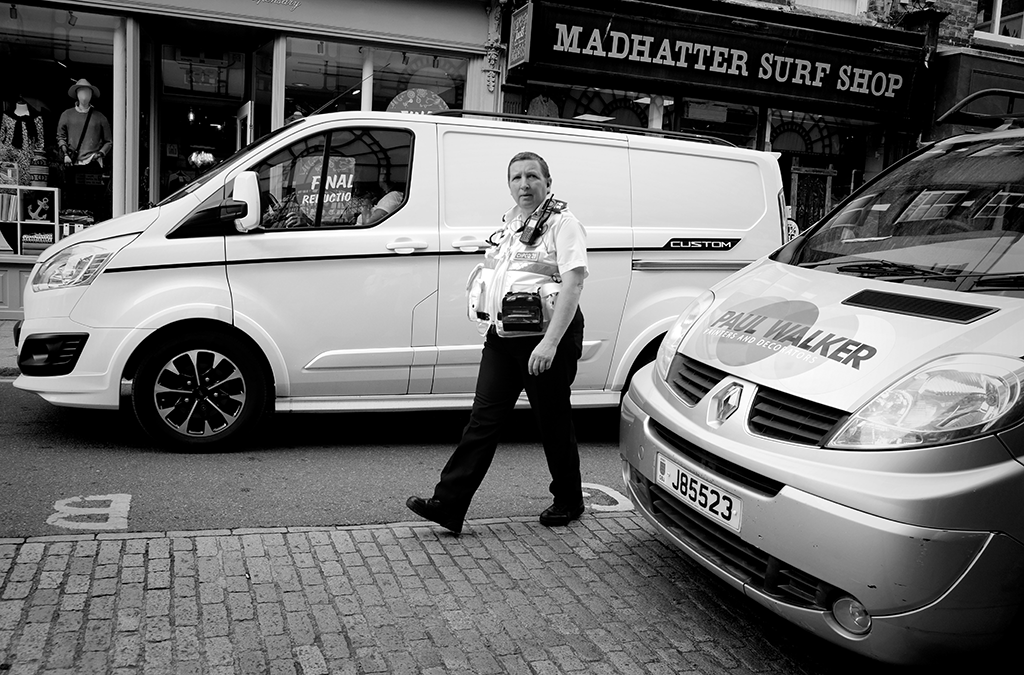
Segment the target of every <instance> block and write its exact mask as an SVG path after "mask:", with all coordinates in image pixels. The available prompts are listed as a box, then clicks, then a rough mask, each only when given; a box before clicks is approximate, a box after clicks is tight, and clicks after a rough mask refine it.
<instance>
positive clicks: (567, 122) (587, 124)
mask: <svg viewBox="0 0 1024 675" xmlns="http://www.w3.org/2000/svg"><path fill="white" fill-rule="evenodd" d="M430 114H431V115H439V116H441V117H493V118H496V119H500V120H509V121H511V122H535V123H540V124H550V125H555V126H560V127H572V128H577V129H597V130H599V131H616V132H619V133H626V134H639V135H643V136H661V137H664V138H676V139H679V140H683V141H694V142H697V143H710V144H712V145H727V146H729V147H732V148H735V147H736V144H735V143H730V142H729V141H727V140H724V139H721V138H717V137H715V136H705V135H703V134H691V133H687V132H685V131H665V130H663V129H645V128H643V127H630V126H625V125H622V124H609V123H607V122H591V121H589V120H577V119H564V118H561V117H540V116H539V115H521V114H518V113H504V112H487V111H486V110H460V109H455V110H439V111H436V112H432V113H430Z"/></svg>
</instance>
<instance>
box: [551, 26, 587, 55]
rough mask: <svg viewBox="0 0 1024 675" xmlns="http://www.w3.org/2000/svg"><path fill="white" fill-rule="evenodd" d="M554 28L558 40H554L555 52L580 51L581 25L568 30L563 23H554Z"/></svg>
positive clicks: (576, 52) (572, 52) (575, 52)
mask: <svg viewBox="0 0 1024 675" xmlns="http://www.w3.org/2000/svg"><path fill="white" fill-rule="evenodd" d="M555 30H557V31H558V40H557V41H556V42H555V51H556V52H569V53H570V54H579V53H580V48H579V41H580V32H581V31H582V30H583V26H573V27H572V30H571V31H570V30H569V28H568V26H566V25H565V24H564V23H556V24H555Z"/></svg>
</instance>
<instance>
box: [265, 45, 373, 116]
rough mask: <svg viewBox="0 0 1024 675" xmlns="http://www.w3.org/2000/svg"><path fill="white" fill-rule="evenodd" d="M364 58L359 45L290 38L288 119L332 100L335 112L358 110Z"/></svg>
mask: <svg viewBox="0 0 1024 675" xmlns="http://www.w3.org/2000/svg"><path fill="white" fill-rule="evenodd" d="M363 60H364V59H363V53H362V50H361V49H360V48H359V46H358V45H352V44H345V43H341V42H327V41H325V40H308V39H303V38H288V45H287V59H286V61H285V64H286V65H285V68H286V70H285V83H284V97H285V105H284V115H285V119H289V118H291V117H292V116H293V115H299V116H305V115H309V114H310V113H313V112H315V111H316V110H317V109H319V108H320V107H321V106H323V105H325V104H327V103H330V102H331V101H332V100H334V104H333V105H332V106H331V111H332V112H335V111H338V110H359V102H360V96H361V94H362V87H361V86H360V83H361V81H362V79H363V74H362V73H363Z"/></svg>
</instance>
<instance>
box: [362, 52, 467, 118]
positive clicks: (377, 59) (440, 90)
mask: <svg viewBox="0 0 1024 675" xmlns="http://www.w3.org/2000/svg"><path fill="white" fill-rule="evenodd" d="M373 60H374V75H373V109H374V110H386V111H389V112H405V113H428V112H434V111H438V110H448V109H455V108H462V107H463V97H464V96H465V92H466V72H467V70H468V68H469V61H468V60H467V59H463V58H457V57H452V56H437V55H432V54H416V53H414V52H400V51H388V50H374V53H373Z"/></svg>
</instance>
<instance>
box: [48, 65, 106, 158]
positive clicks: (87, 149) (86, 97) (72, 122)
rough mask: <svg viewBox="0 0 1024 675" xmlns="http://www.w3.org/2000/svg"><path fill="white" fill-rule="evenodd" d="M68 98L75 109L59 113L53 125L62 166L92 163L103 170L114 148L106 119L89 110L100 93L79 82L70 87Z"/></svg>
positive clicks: (81, 81)
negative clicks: (55, 126) (58, 119)
mask: <svg viewBox="0 0 1024 675" xmlns="http://www.w3.org/2000/svg"><path fill="white" fill-rule="evenodd" d="M68 96H70V97H71V98H73V99H76V102H75V105H74V107H71V108H68V109H67V110H65V111H64V112H63V113H61V116H60V121H59V122H58V123H57V146H58V147H59V148H60V155H61V157H62V158H63V160H64V165H65V166H68V165H70V164H75V165H79V166H86V165H89V164H92V163H93V162H95V163H96V164H98V165H99V166H100V167H103V165H104V161H105V160H106V157H107V155H108V154H110V151H111V149H113V147H114V144H113V142H112V141H111V138H112V137H113V134H112V133H111V131H110V122H108V121H107V117H106V115H104V114H103V113H101V112H100V111H99V110H97V109H95V108H93V107H92V101H93V99H94V98H99V97H100V90H99V89H98V88H97V87H95V86H93V85H91V84H89V80H85V79H82V80H79V81H78V82H75V83H74V84H73V85H71V88H70V89H68ZM90 110H91V111H92V112H91V114H90ZM87 119H88V122H89V126H88V128H86V124H85V123H86V120H87Z"/></svg>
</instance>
